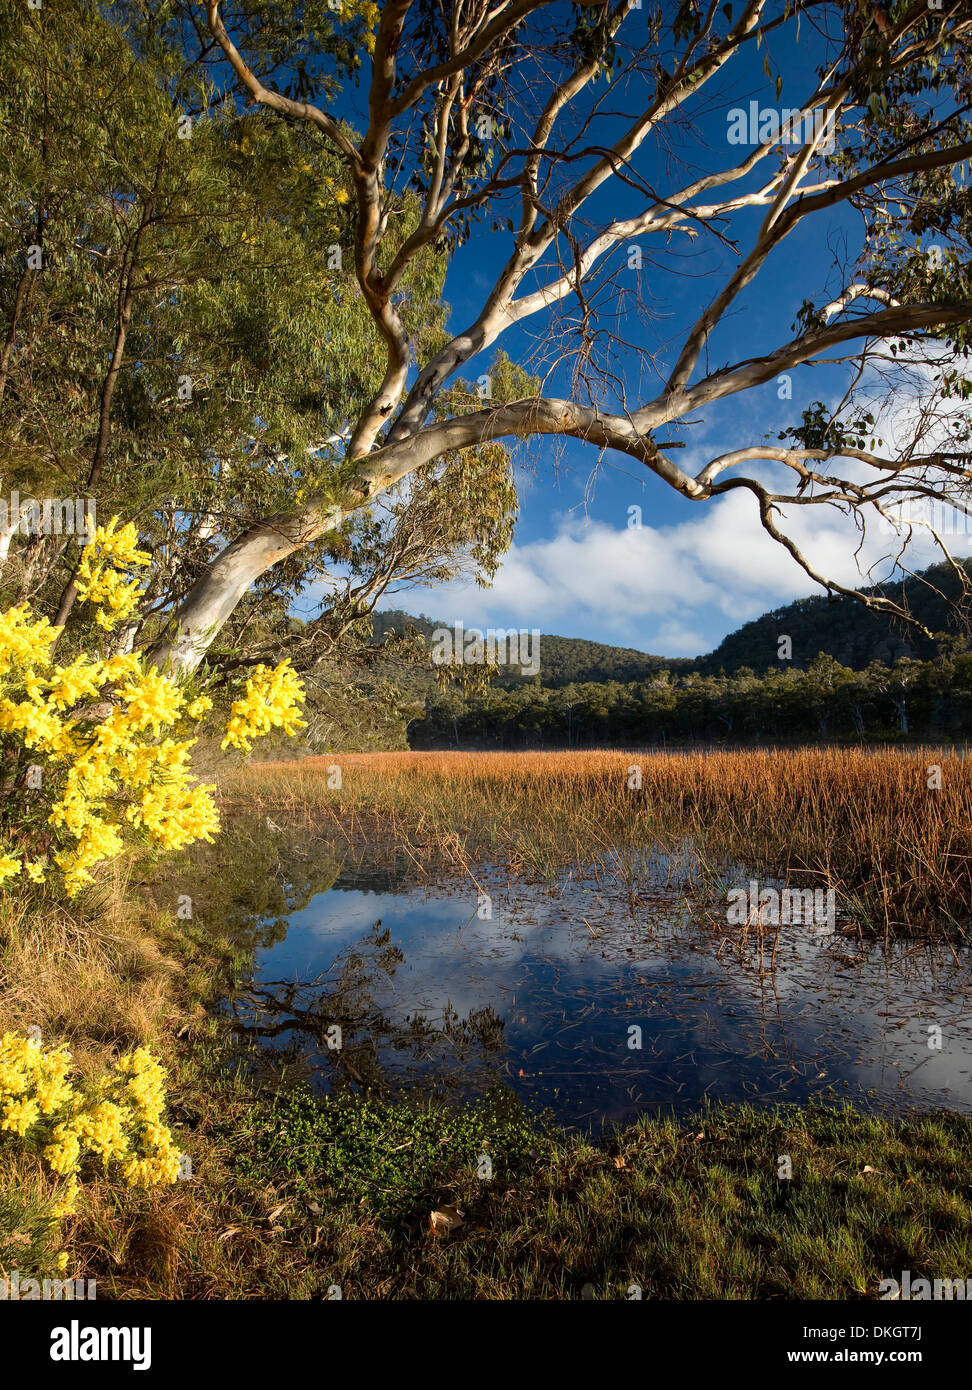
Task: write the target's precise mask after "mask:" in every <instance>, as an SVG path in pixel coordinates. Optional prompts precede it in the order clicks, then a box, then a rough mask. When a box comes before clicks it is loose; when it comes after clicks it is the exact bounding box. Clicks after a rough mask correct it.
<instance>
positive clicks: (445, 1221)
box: [429, 1205, 465, 1236]
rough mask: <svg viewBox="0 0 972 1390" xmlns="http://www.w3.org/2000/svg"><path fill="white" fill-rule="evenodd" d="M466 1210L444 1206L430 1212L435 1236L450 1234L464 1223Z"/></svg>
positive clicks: (430, 1223)
mask: <svg viewBox="0 0 972 1390" xmlns="http://www.w3.org/2000/svg"><path fill="white" fill-rule="evenodd" d="M464 1216H465V1212H462V1211H460V1210H459V1208H458V1207H454V1206H451V1205H449V1206H444V1207H436V1209H435V1211H433V1212H430V1213H429V1225H430V1226H431V1227H432V1234H433V1235H434V1236H448V1235H451V1234H452V1232H453V1231H456V1230H458V1229H459V1227H460V1226H461V1225H462V1219H463V1217H464Z"/></svg>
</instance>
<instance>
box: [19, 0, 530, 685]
mask: <svg viewBox="0 0 972 1390" xmlns="http://www.w3.org/2000/svg"><path fill="white" fill-rule="evenodd" d="M124 8H125V7H122V6H119V7H117V13H116V12H115V9H114V7H112V14H111V22H109V21H108V19H106V17H105V16H104V15H102V14H101V13H99V10H98V9H97V7H95V6H92V5H90V4H85V3H82V0H66V2H65V3H64V4H59V5H57V6H44V7H42V8H40V9H38V10H32V9H30V8H29V7H27V6H25V5H22V4H19V3H14V0H0V36H2V39H3V42H2V44H0V170H2V172H3V176H4V177H3V181H2V182H3V186H2V189H0V251H2V256H0V308H2V319H0V323H2V332H3V345H2V349H0V440H2V444H3V451H2V462H0V477H2V480H3V484H4V490H5V491H9V492H10V493H15V492H19V495H20V497H21V499H25V498H27V497H28V496H33V497H37V498H39V497H48V498H54V497H56V498H68V499H70V498H73V497H75V496H76V497H79V498H81V499H83V501H84V506H85V507H86V508H87V506H88V499H93V500H94V502H95V503H96V510H97V516H96V518H95V519H105V520H106V519H107V517H108V516H109V515H111V514H112V513H115V512H117V513H119V514H121V515H122V516H123V517H124V518H126V519H129V518H134V519H135V520H136V521H137V523H138V526H139V531H140V540H141V544H142V545H143V547H144V548H145V549H147V550H148V551H149V552H150V554H151V557H152V564H151V567H150V570H149V582H148V585H147V588H146V591H145V597H144V602H143V605H142V608H141V611H140V613H139V615H138V617H137V620H136V621H134V622H133V623H131V624H130V625H129V626H128V627H127V629H126V630H125V631H124V632H122V633H121V634H120V636H119V640H120V641H123V642H125V643H126V644H127V645H132V644H135V643H139V644H144V643H145V642H146V641H147V640H148V639H149V637H150V636H151V634H152V633H153V631H155V630H157V629H158V626H159V624H160V622H162V621H163V620H165V619H166V617H167V616H168V615H169V614H170V613H171V612H172V611H173V609H174V608H175V607H177V606H178V605H179V603H180V602H181V601H182V600H183V599H184V598H185V597H186V596H187V595H188V594H189V593H190V592H191V591H192V589H193V586H194V585H195V584H196V583H197V581H198V579H199V577H200V576H201V575H203V574H205V572H206V570H207V566H208V565H209V564H210V563H211V561H212V560H213V559H214V557H217V556H218V555H219V553H220V551H221V550H222V549H223V548H224V547H225V544H226V543H227V540H228V539H229V538H232V536H233V535H234V534H236V533H238V532H239V531H241V530H244V531H245V530H246V529H247V528H248V527H249V526H250V525H252V524H253V523H254V522H256V521H259V520H261V519H263V518H265V517H266V516H267V515H268V514H272V513H273V512H275V511H279V510H281V509H284V508H288V509H296V508H298V507H299V506H300V505H301V502H302V499H303V498H304V497H305V496H307V495H312V494H314V493H316V492H317V491H319V490H320V489H322V488H329V487H331V486H333V479H334V477H335V476H336V474H337V473H338V472H339V470H340V467H341V464H342V458H341V452H340V449H339V447H338V446H340V445H341V444H342V442H343V435H342V429H343V428H344V423H345V422H346V420H347V419H348V418H349V417H350V415H351V414H352V413H353V411H354V410H355V408H356V403H357V402H358V401H360V400H361V399H363V398H367V397H368V396H370V395H372V394H373V393H374V392H375V391H376V390H377V389H378V386H379V384H380V380H381V367H380V362H379V361H378V360H377V358H376V354H375V351H374V339H373V333H372V329H371V325H370V322H369V321H368V320H366V319H365V318H364V317H363V316H362V314H361V312H360V307H359V299H360V291H359V290H358V287H357V284H356V280H355V277H354V272H353V267H352V266H350V265H347V264H345V263H344V259H343V256H342V246H344V245H346V243H347V241H348V240H349V239H350V237H351V235H352V230H351V229H352V226H353V222H352V191H351V188H350V185H349V183H348V180H347V176H346V171H345V169H344V167H343V164H342V161H341V160H340V157H339V156H338V155H337V154H336V153H335V152H333V151H331V150H330V149H329V148H328V147H326V146H323V145H321V144H320V142H318V141H317V140H316V139H315V138H314V137H313V135H312V133H311V132H309V131H307V130H306V129H304V128H303V127H302V126H300V125H298V124H288V123H285V122H281V121H279V120H277V119H276V118H274V117H268V116H267V115H266V113H264V112H262V111H261V110H259V109H250V110H237V109H235V108H234V107H233V105H232V104H231V103H227V102H225V101H223V100H222V99H221V97H220V93H219V92H218V91H217V90H216V88H215V87H214V85H213V81H212V78H211V75H210V73H209V70H208V68H207V65H206V53H207V47H214V46H215V45H214V44H213V41H212V40H211V38H210V39H209V43H208V44H207V42H206V39H207V35H206V33H205V32H204V33H203V34H202V35H200V33H199V32H198V30H197V28H195V27H194V26H193V25H192V24H189V23H188V21H187V18H186V12H185V10H184V9H183V10H179V11H175V10H173V14H175V15H176V18H178V19H179V26H178V32H174V31H173V26H172V24H171V23H168V22H165V16H164V15H163V14H162V11H164V10H165V9H166V7H165V6H139V5H135V6H129V7H127V12H125V13H122V11H123V9H124ZM261 18H265V14H262V15H261ZM261 32H263V33H264V35H266V34H267V33H268V32H269V31H268V30H267V29H266V28H264V29H263V30H262V31H261ZM351 32H352V34H353V33H354V32H357V31H355V30H354V28H353V26H352V29H351ZM361 32H362V33H363V30H361ZM348 42H349V40H348V35H347V32H346V31H344V30H342V31H341V32H338V31H337V30H335V31H334V32H333V33H330V34H329V33H328V32H326V30H325V28H324V27H321V28H320V29H319V31H318V33H317V38H316V43H317V45H318V47H319V48H321V47H326V48H327V49H328V51H329V55H330V57H331V58H332V59H333V61H334V63H335V64H336V65H337V69H338V70H339V71H349V70H351V68H352V67H353V57H354V51H352V50H351V49H349V48H348ZM274 52H275V53H276V56H277V58H278V59H281V60H284V59H285V60H286V61H287V62H288V63H290V64H291V65H293V63H297V67H296V69H294V70H295V71H297V72H298V74H299V73H300V71H301V69H300V65H299V62H298V61H297V59H296V58H295V56H294V55H293V54H291V53H290V52H289V50H288V49H287V48H286V46H285V45H284V46H283V48H282V49H281V47H280V45H277V46H275V48H274ZM310 70H311V68H310V67H308V71H310ZM302 80H309V78H308V77H307V76H306V74H305V77H304V78H303V79H302ZM325 90H328V91H330V90H331V87H330V86H329V85H328V84H327V83H325ZM419 216H420V205H419V201H418V199H417V197H416V196H415V195H414V193H409V192H407V191H406V192H404V193H403V194H402V196H401V197H399V198H397V199H396V202H395V206H394V209H393V210H392V215H391V217H390V223H391V225H390V227H389V232H388V236H389V245H395V244H398V243H403V242H404V241H405V240H406V239H407V238H408V237H409V236H410V235H411V233H412V231H413V229H414V227H415V225H416V224H417V222H418V219H419ZM444 270H445V261H444V258H443V257H442V256H441V255H439V254H438V253H436V251H435V250H434V248H432V247H429V248H427V249H426V250H424V251H423V253H422V254H421V255H420V256H418V257H413V258H411V260H410V264H409V268H408V272H407V274H406V276H405V277H403V280H402V285H401V292H402V295H403V297H404V299H405V300H407V302H405V303H403V304H402V307H401V313H400V318H401V322H402V324H403V327H404V331H406V332H407V333H408V334H409V335H410V338H411V339H412V340H413V341H414V342H415V344H416V346H417V349H418V350H421V351H430V350H433V348H434V347H435V346H436V345H437V344H438V343H440V342H441V341H443V339H444V336H445V319H446V306H445V305H444V303H443V301H442V281H443V276H444ZM510 370H511V371H512V369H510ZM511 380H512V377H511ZM436 496H441V497H442V498H443V499H446V500H447V501H448V505H447V506H446V507H445V508H444V510H443V511H442V514H441V516H439V517H438V518H436V515H435V510H436V509H435V504H434V499H435V497H436ZM515 505H516V498H515V492H514V491H513V489H512V484H511V481H510V464H509V457H508V454H507V452H506V451H505V450H504V449H503V447H502V445H500V444H498V443H497V444H488V445H486V446H484V448H483V449H482V450H480V451H479V452H478V453H477V454H476V456H475V457H473V456H472V455H468V454H464V455H463V456H462V458H461V459H460V457H459V455H458V453H457V452H456V451H453V452H452V453H451V454H449V455H443V456H442V458H440V459H439V460H438V461H436V462H435V463H431V464H429V465H428V466H427V467H426V468H425V469H424V470H421V471H420V472H419V473H417V474H416V476H415V478H414V479H412V480H410V482H409V484H408V486H407V487H403V488H402V489H401V490H400V492H399V494H398V495H396V496H395V497H392V496H389V497H388V499H387V505H386V506H385V508H384V509H383V515H382V516H381V517H377V516H374V515H365V514H364V513H361V514H360V515H359V516H356V517H349V518H348V520H347V521H346V523H345V524H344V525H343V526H342V527H340V528H338V529H335V530H333V531H331V532H329V533H328V534H327V535H326V536H323V537H321V538H320V539H319V540H317V541H316V543H308V544H307V545H305V546H303V547H301V549H300V552H299V553H295V554H293V555H291V556H290V557H289V560H288V561H287V562H285V563H282V564H281V565H279V566H277V567H276V568H275V570H274V571H273V573H272V574H269V575H267V576H265V577H264V578H263V579H262V580H259V581H258V582H257V583H256V585H255V586H254V588H253V591H252V592H251V594H250V595H249V597H248V601H247V603H246V604H245V605H243V608H242V609H241V610H240V611H238V613H237V614H236V615H235V617H234V620H233V622H232V623H231V624H230V625H229V627H228V628H227V629H226V630H225V632H224V634H223V639H222V640H223V644H224V646H225V647H226V648H227V653H228V656H227V660H228V661H229V662H231V661H236V660H238V659H240V653H241V647H240V641H239V638H240V633H241V631H242V630H243V629H244V628H245V627H246V626H247V625H248V624H249V626H250V628H251V629H252V615H253V612H254V611H255V609H257V608H260V607H262V608H263V609H265V610H266V611H267V612H268V613H270V614H271V615H272V614H273V613H282V614H283V615H284V619H285V614H286V609H287V607H288V604H289V603H290V601H291V600H292V599H293V598H294V596H295V595H296V594H297V593H299V592H300V591H301V590H302V589H303V588H304V587H305V586H306V585H307V584H308V583H310V582H311V581H313V580H315V579H318V580H320V581H321V582H322V585H323V587H324V589H325V592H326V593H328V595H329V596H330V598H331V600H332V602H331V604H330V606H329V607H327V608H326V611H325V612H324V614H323V615H322V617H321V619H320V621H319V622H318V623H316V624H310V625H309V626H308V627H307V628H305V629H303V641H304V642H305V643H306V644H307V645H308V647H309V649H310V650H311V651H312V653H313V654H314V655H315V656H317V655H319V654H320V653H321V652H322V651H326V650H329V649H330V647H332V646H333V645H334V642H335V641H337V640H338V639H339V637H340V636H341V635H342V633H343V632H344V631H345V630H346V629H347V628H348V626H350V625H351V624H352V623H354V622H356V621H358V620H359V619H360V618H361V615H362V614H364V613H366V612H367V611H368V608H369V606H371V605H373V603H374V602H375V601H376V600H377V597H378V596H379V595H380V594H381V593H382V592H383V591H384V588H385V587H387V585H388V584H389V583H391V582H392V580H393V579H395V580H407V578H408V576H409V575H412V576H413V577H416V578H417V577H419V576H423V575H424V576H426V577H428V576H432V575H444V574H447V573H452V572H457V571H458V570H460V569H461V568H462V567H463V566H464V565H467V564H468V565H471V568H472V570H473V572H474V573H476V574H478V575H486V574H487V573H489V572H491V571H492V569H495V562H496V557H497V556H498V554H499V553H501V551H502V549H503V548H505V546H507V545H508V544H509V539H510V535H511V519H512V515H513V514H514V511H515ZM487 519H488V521H489V525H487V524H486V522H487ZM471 528H472V529H471ZM36 529H37V528H35V530H36ZM77 539H78V538H77V537H72V536H70V535H68V534H57V535H46V534H43V533H37V534H30V533H29V532H28V533H27V534H25V535H22V536H16V537H14V538H13V541H12V543H11V539H10V536H9V533H8V535H7V537H6V541H7V545H8V547H9V548H8V549H7V550H6V552H5V556H4V559H5V562H6V563H5V565H4V569H3V571H2V573H0V584H2V586H3V590H4V594H5V597H9V598H13V599H19V598H30V599H31V601H32V602H33V603H34V605H35V606H36V607H38V608H40V609H42V610H45V609H46V610H47V611H49V612H50V613H51V615H52V616H54V617H56V620H57V621H58V622H59V623H64V622H65V621H67V620H68V619H69V618H70V617H71V614H72V608H73V603H74V592H75V591H74V583H73V574H74V570H75V567H76V564H77V559H78V555H79V546H78V545H77V544H75V540H77ZM450 566H451V567H452V568H450ZM67 632H68V634H69V637H70V634H71V632H72V626H71V625H69V627H68V629H67Z"/></svg>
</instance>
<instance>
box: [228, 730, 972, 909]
mask: <svg viewBox="0 0 972 1390" xmlns="http://www.w3.org/2000/svg"><path fill="white" fill-rule="evenodd" d="M335 768H336V769H339V773H338V774H335V772H334V769H335ZM635 768H637V769H638V771H637V772H636V773H635V772H634V771H633V769H635ZM221 789H222V794H223V797H224V801H225V803H226V805H227V807H228V809H232V808H234V807H243V806H255V807H257V808H260V807H264V806H265V807H267V808H270V807H273V808H274V810H275V813H278V814H285V813H287V812H290V813H292V814H301V813H303V814H306V815H309V816H310V817H311V818H312V820H313V821H314V823H315V824H317V825H320V826H321V827H322V828H325V829H326V828H327V827H328V826H329V825H333V826H335V827H337V826H341V827H342V828H343V829H344V831H345V833H348V830H349V827H350V828H352V829H354V830H355V831H363V830H365V829H367V830H368V831H369V832H370V833H375V832H381V833H382V834H384V835H386V836H388V835H390V836H393V837H395V838H396V839H397V840H398V841H399V842H401V843H403V844H407V845H409V846H410V847H412V849H418V850H422V851H429V850H431V849H433V848H448V847H449V846H452V848H453V850H454V851H455V852H460V851H461V852H462V853H463V854H465V855H466V856H470V857H474V856H476V855H477V854H478V855H485V854H488V855H490V856H491V857H495V856H496V855H497V854H498V853H505V854H507V855H509V856H510V858H511V861H512V862H513V863H514V864H524V865H526V866H527V867H530V868H538V869H542V870H546V869H549V868H551V867H552V866H553V865H554V864H555V863H557V862H560V863H566V862H569V861H574V860H576V861H579V862H582V861H583V860H584V859H585V857H586V858H587V859H588V860H589V859H591V858H598V857H603V855H604V854H605V853H606V852H611V851H616V850H618V849H626V848H627V849H630V848H632V847H635V846H639V845H640V846H642V847H644V846H646V845H648V844H651V843H654V842H660V843H661V844H662V845H663V846H664V845H667V844H671V843H673V842H674V840H675V839H676V838H684V837H685V836H689V837H691V838H692V840H693V841H694V842H695V843H696V844H697V845H698V846H699V847H700V849H702V850H703V851H704V852H705V853H707V854H714V855H731V856H734V857H736V858H738V859H739V860H740V861H741V862H743V863H745V864H747V865H750V866H751V867H752V868H753V869H754V870H761V871H763V872H774V873H781V874H786V873H791V874H792V873H799V874H802V875H804V876H810V877H812V878H813V880H814V882H818V883H821V884H823V885H826V886H828V887H831V886H832V887H834V888H836V889H837V891H838V893H839V894H840V895H842V898H843V900H844V903H845V905H846V906H847V907H848V909H849V910H851V911H852V913H853V914H854V915H855V916H857V917H858V918H859V919H860V920H863V921H865V922H866V923H867V925H868V926H869V928H870V929H871V930H876V931H881V932H884V933H888V932H892V931H895V932H910V933H913V934H919V935H925V934H939V933H940V932H950V933H951V932H956V931H957V932H964V930H965V929H966V927H967V926H968V924H969V919H970V906H972V766H970V763H969V761H968V759H966V758H964V757H962V756H961V755H959V754H958V753H956V752H954V751H948V750H942V749H935V748H931V747H929V748H914V749H908V750H897V749H895V750H879V751H873V752H872V751H866V750H860V749H848V750H845V749H834V748H827V749H818V748H804V749H792V750H782V751H775V750H773V751H771V750H757V751H740V752H686V753H678V752H670V753H651V754H636V753H618V752H614V751H601V750H587V751H583V752H554V753H463V752H433V753H347V754H338V753H334V754H327V755H325V756H322V757H308V758H302V759H299V760H294V761H289V762H284V761H280V762H267V763H259V764H251V765H250V766H248V767H245V768H242V769H239V770H237V771H234V772H232V773H230V774H229V775H227V776H224V777H222V778H221Z"/></svg>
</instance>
